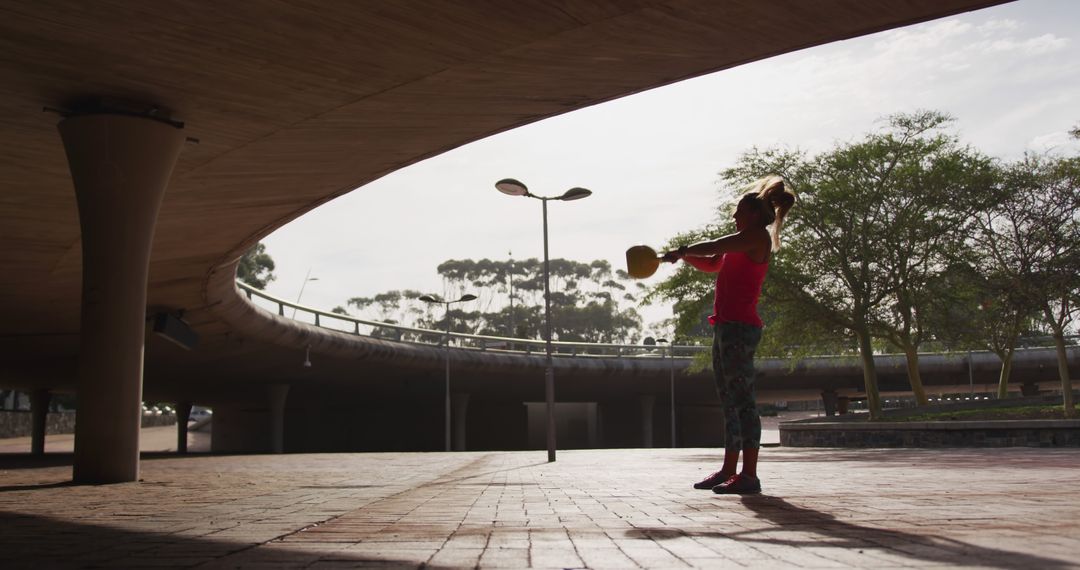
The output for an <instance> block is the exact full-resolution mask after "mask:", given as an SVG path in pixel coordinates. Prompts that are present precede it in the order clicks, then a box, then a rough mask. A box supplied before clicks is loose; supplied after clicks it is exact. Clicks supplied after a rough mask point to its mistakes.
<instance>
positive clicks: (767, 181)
mask: <svg viewBox="0 0 1080 570" xmlns="http://www.w3.org/2000/svg"><path fill="white" fill-rule="evenodd" d="M749 190H750V191H749V192H747V193H746V194H745V195H744V196H743V200H753V201H754V202H755V203H757V205H758V208H759V209H760V211H761V221H762V223H763V225H766V226H772V227H771V228H769V233H770V234H771V235H772V250H773V251H776V250H778V249H780V231H781V230H782V229H783V227H784V219H785V218H786V217H787V214H788V211H790V210H791V207H792V206H794V205H795V194H794V193H793V192H791V191H790V190H788V188H787V185H786V184H785V182H784V179H783V178H782V177H780V176H777V175H775V174H771V175H769V176H766V177H764V178H762V179H760V180H758V181H757V182H754V183H753V184H751V185H750V186H749Z"/></svg>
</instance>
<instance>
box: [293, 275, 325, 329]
mask: <svg viewBox="0 0 1080 570" xmlns="http://www.w3.org/2000/svg"><path fill="white" fill-rule="evenodd" d="M318 280H319V278H318V277H312V276H311V268H310V267H309V268H308V270H307V273H305V274H304V282H303V283H301V284H300V294H299V295H297V296H296V304H297V305H299V304H300V297H303V296H304V288H305V287H307V284H308V281H318ZM292 318H294V319H295V318H296V307H293V310H292Z"/></svg>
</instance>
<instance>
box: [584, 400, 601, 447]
mask: <svg viewBox="0 0 1080 570" xmlns="http://www.w3.org/2000/svg"><path fill="white" fill-rule="evenodd" d="M599 409H600V404H598V403H596V402H590V403H589V404H588V408H587V409H586V411H585V413H586V414H587V416H586V418H585V422H586V428H587V429H588V430H589V447H590V448H592V449H596V448H598V447H600V430H599V424H600V412H599Z"/></svg>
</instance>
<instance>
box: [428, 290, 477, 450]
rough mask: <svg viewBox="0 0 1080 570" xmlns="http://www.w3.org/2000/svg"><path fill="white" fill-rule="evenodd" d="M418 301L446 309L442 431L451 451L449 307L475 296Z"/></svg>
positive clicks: (434, 296) (433, 298)
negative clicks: (444, 390)
mask: <svg viewBox="0 0 1080 570" xmlns="http://www.w3.org/2000/svg"><path fill="white" fill-rule="evenodd" d="M420 300H421V301H423V302H425V303H440V304H442V305H445V307H446V311H445V313H444V315H445V317H444V318H445V320H446V338H445V341H444V342H445V343H446V345H445V352H446V403H445V410H444V416H445V417H444V420H445V423H444V425H443V431H445V432H446V433H445V436H446V451H452V449H451V448H450V305H452V304H454V303H463V302H465V301H474V300H476V295H471V294H468V293H466V294H464V295H462V296H461V298H460V299H458V300H456V301H443V300H442V298H441V297H438V296H436V295H421V296H420Z"/></svg>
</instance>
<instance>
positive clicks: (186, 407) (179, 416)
mask: <svg viewBox="0 0 1080 570" xmlns="http://www.w3.org/2000/svg"><path fill="white" fill-rule="evenodd" d="M189 419H191V402H177V403H176V452H177V453H187V436H188V429H187V424H188V420H189Z"/></svg>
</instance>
